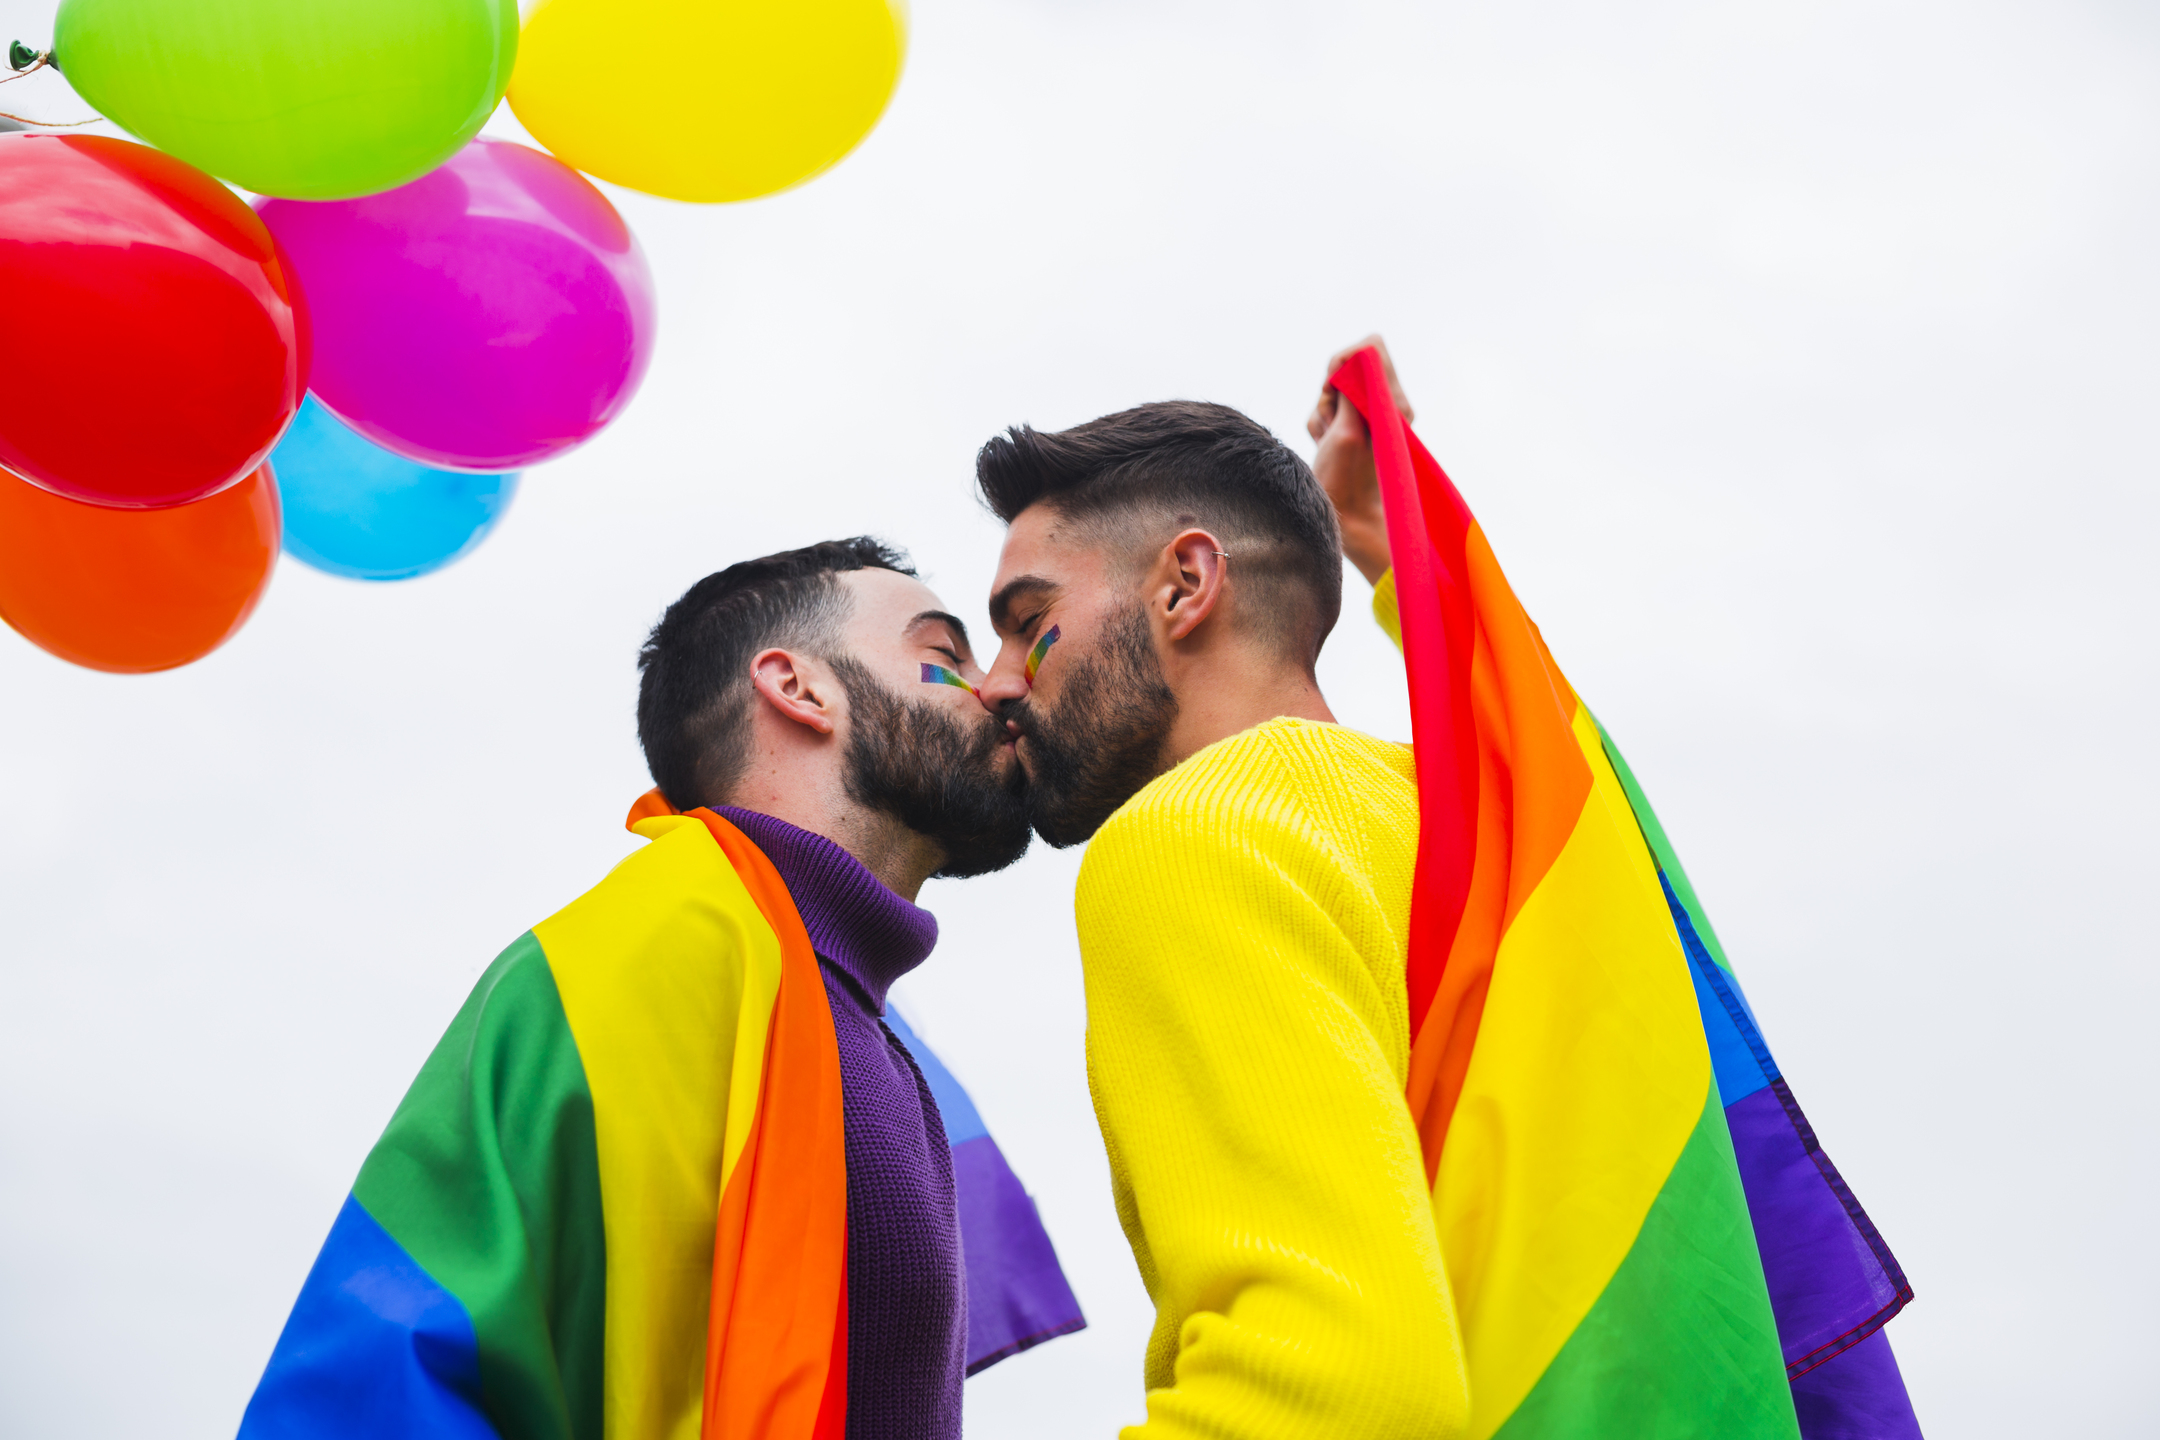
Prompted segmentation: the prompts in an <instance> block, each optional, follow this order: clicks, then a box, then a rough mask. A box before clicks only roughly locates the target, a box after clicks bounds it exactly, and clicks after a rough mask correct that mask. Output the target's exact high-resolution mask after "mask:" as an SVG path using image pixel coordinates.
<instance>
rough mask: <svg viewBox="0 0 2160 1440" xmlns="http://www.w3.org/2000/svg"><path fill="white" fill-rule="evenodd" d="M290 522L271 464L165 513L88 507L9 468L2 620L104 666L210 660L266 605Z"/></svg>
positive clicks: (126, 670) (4, 491) (2, 523)
mask: <svg viewBox="0 0 2160 1440" xmlns="http://www.w3.org/2000/svg"><path fill="white" fill-rule="evenodd" d="M278 523H279V522H278V495H277V482H276V481H275V480H274V479H272V478H271V474H270V467H269V465H268V464H264V465H262V466H260V467H258V468H257V469H256V470H255V471H254V472H253V473H252V474H250V475H249V476H248V477H247V478H246V479H244V480H242V481H241V482H240V483H239V484H237V485H232V486H229V487H227V488H226V489H224V490H220V491H219V492H218V493H217V494H215V495H211V496H209V497H207V498H205V499H202V500H195V501H191V502H189V503H188V504H186V505H174V506H172V507H170V508H168V509H164V510H116V509H108V508H106V507H105V506H102V505H85V504H83V503H82V502H81V501H80V500H69V499H67V498H66V497H64V496H60V495H55V494H53V493H52V492H51V491H50V490H43V489H40V488H39V487H38V486H35V485H32V484H31V483H30V482H29V481H27V480H24V479H22V478H21V477H20V476H17V475H14V474H12V473H10V472H8V471H6V470H0V619H5V620H6V621H7V623H8V624H10V625H12V626H14V627H15V628H16V629H17V630H19V631H21V632H22V634H23V636H24V637H25V638H26V639H28V640H30V641H31V642H32V643H33V644H35V645H38V646H40V647H42V648H43V649H46V650H49V651H51V652H52V653H53V654H55V655H57V656H59V657H60V658H61V659H63V660H69V661H73V662H74V663H75V664H77V665H84V666H87V667H89V668H90V669H92V670H110V671H114V672H116V673H118V674H123V675H139V674H143V673H145V672H147V671H151V670H170V669H172V668H173V667H174V666H176V665H185V664H187V663H188V662H189V661H191V660H200V659H201V658H202V657H203V656H205V655H207V654H209V653H210V652H211V651H212V650H215V649H217V647H218V646H220V645H222V644H224V643H225V642H226V641H227V640H229V639H231V638H232V635H233V632H234V631H236V630H238V629H239V628H240V627H241V625H243V624H245V623H246V621H247V618H248V616H249V615H250V614H251V613H252V612H253V611H254V609H255V602H256V601H257V600H260V599H261V598H262V593H263V588H264V587H265V586H266V585H268V584H269V583H270V568H271V566H272V565H273V564H275V563H276V561H277V554H278Z"/></svg>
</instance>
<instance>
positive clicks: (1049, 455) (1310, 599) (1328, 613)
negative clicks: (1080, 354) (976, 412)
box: [975, 400, 1343, 669]
mask: <svg viewBox="0 0 2160 1440" xmlns="http://www.w3.org/2000/svg"><path fill="white" fill-rule="evenodd" d="M975 484H976V487H977V488H978V489H979V490H980V491H981V493H982V498H983V503H984V504H986V505H988V506H989V507H990V510H991V512H992V513H993V514H995V515H996V516H997V517H998V518H999V519H1000V520H1003V521H1004V522H1005V523H1006V524H1007V525H1010V524H1012V523H1013V521H1014V520H1016V519H1018V518H1019V516H1020V514H1021V513H1022V512H1023V511H1025V510H1027V509H1029V508H1030V507H1031V506H1035V505H1048V506H1049V507H1050V508H1051V509H1052V510H1054V511H1055V512H1056V513H1057V514H1058V515H1059V516H1061V517H1062V518H1064V519H1066V520H1069V521H1072V522H1073V523H1074V524H1076V525H1078V526H1080V527H1082V528H1083V529H1085V530H1087V531H1090V532H1093V536H1094V538H1099V539H1102V540H1105V541H1109V542H1111V543H1113V544H1116V545H1117V546H1118V547H1119V548H1120V549H1121V550H1122V551H1123V552H1124V555H1123V558H1124V560H1125V562H1126V564H1127V566H1128V567H1131V566H1136V565H1138V564H1141V563H1144V561H1145V560H1147V559H1151V558H1152V557H1153V555H1154V553H1155V551H1156V550H1157V548H1159V547H1160V546H1162V545H1164V544H1167V543H1168V542H1169V540H1170V539H1171V537H1172V536H1174V535H1175V534H1176V533H1177V532H1178V531H1179V530H1180V529H1183V528H1184V527H1186V526H1188V525H1204V526H1206V527H1207V528H1208V529H1210V530H1212V531H1214V532H1215V535H1216V538H1218V539H1219V540H1221V541H1222V543H1223V546H1224V548H1225V549H1226V550H1228V551H1229V553H1230V555H1231V557H1232V561H1233V565H1232V569H1231V574H1232V575H1233V576H1234V577H1235V578H1236V579H1237V580H1238V581H1239V582H1240V583H1241V585H1242V586H1243V588H1244V593H1245V594H1246V595H1247V596H1248V597H1250V598H1251V599H1252V600H1253V601H1255V602H1256V603H1255V605H1254V610H1255V612H1256V615H1257V618H1258V620H1259V623H1260V625H1261V626H1262V627H1263V638H1265V639H1266V640H1267V641H1268V642H1269V643H1271V644H1272V645H1274V646H1275V647H1276V648H1277V649H1278V650H1279V651H1280V652H1282V653H1283V654H1284V655H1286V656H1288V657H1290V658H1293V659H1295V660H1297V661H1298V662H1299V663H1301V664H1303V665H1304V666H1306V667H1307V668H1308V669H1310V668H1311V666H1312V665H1313V663H1314V662H1315V661H1316V660H1318V659H1319V656H1320V646H1321V645H1322V643H1324V642H1325V641H1326V639H1327V637H1328V633H1329V632H1330V631H1332V630H1333V629H1334V628H1335V621H1336V619H1337V618H1338V617H1339V616H1340V615H1341V614H1342V563H1343V562H1342V532H1341V531H1340V530H1339V529H1338V528H1337V526H1336V523H1335V508H1334V506H1332V505H1330V504H1329V503H1328V498H1327V496H1326V494H1325V493H1323V492H1322V491H1321V489H1320V482H1319V481H1317V480H1315V479H1314V478H1313V473H1312V468H1311V467H1310V466H1308V465H1307V464H1306V463H1305V462H1304V460H1302V459H1301V458H1299V456H1298V455H1297V453H1296V452H1295V451H1293V450H1291V449H1290V447H1289V446H1287V445H1285V444H1283V443H1282V441H1280V440H1278V439H1276V438H1275V437H1274V435H1272V434H1270V433H1269V431H1268V430H1267V428H1266V427H1265V426H1263V425H1261V424H1259V423H1258V422H1256V421H1254V420H1252V419H1251V418H1249V417H1247V416H1246V415H1244V414H1242V413H1240V412H1238V411H1236V410H1233V409H1231V408H1230V407H1229V406H1227V405H1210V404H1206V403H1204V402H1201V401H1197V400H1164V401H1159V402H1157V403H1155V404H1153V405H1141V406H1138V407H1136V408H1135V409H1131V410H1121V411H1119V412H1118V413H1117V414H1115V415H1105V416H1103V417H1102V418H1101V419H1099V420H1090V421H1088V422H1087V423H1086V424H1085V425H1075V426H1074V427H1073V428H1072V429H1070V430H1060V431H1057V432H1055V433H1054V434H1047V435H1046V434H1044V433H1043V432H1042V431H1040V430H1037V429H1035V428H1034V427H1033V426H1029V425H1020V426H1015V427H1014V428H1013V429H1011V430H1008V431H1006V432H1005V433H1004V434H1003V435H997V436H993V437H992V438H991V440H990V443H989V444H987V445H985V446H983V448H982V450H981V452H980V453H978V454H977V455H976V457H975Z"/></svg>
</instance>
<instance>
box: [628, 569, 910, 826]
mask: <svg viewBox="0 0 2160 1440" xmlns="http://www.w3.org/2000/svg"><path fill="white" fill-rule="evenodd" d="M849 570H893V571H897V572H898V573H900V574H902V575H913V574H914V573H915V570H914V567H913V566H911V565H909V564H908V559H907V556H906V555H904V554H902V553H901V552H900V551H898V550H895V549H893V548H892V547H891V546H890V545H887V544H886V543H885V542H884V541H882V540H877V539H874V538H872V537H871V536H868V535H857V536H856V537H855V538H853V539H852V540H826V541H822V542H820V543H819V544H816V545H805V546H804V547H803V548H802V549H800V550H783V551H781V552H780V553H779V554H777V555H766V556H763V557H762V558H760V559H756V560H745V561H743V562H742V563H740V564H738V565H730V566H728V568H727V569H725V570H721V571H718V572H716V573H714V574H711V575H707V576H706V577H705V578H704V579H702V580H700V581H698V582H697V584H695V585H692V586H691V587H690V588H689V589H688V590H686V591H684V592H683V597H682V598H681V599H680V600H677V601H676V602H675V603H674V604H672V605H670V606H668V608H667V613H666V614H664V615H662V616H661V617H660V623H659V624H657V625H655V626H653V628H652V634H651V635H650V636H648V637H647V638H646V641H645V647H644V648H643V649H642V650H640V651H639V652H638V707H637V722H638V743H639V744H640V745H642V746H644V747H645V766H646V768H647V769H648V770H650V771H652V778H653V784H655V785H657V786H659V787H660V793H661V794H662V795H665V796H666V797H667V801H668V803H669V804H670V805H673V806H674V807H675V808H676V809H678V810H691V809H695V808H696V807H698V806H700V805H719V804H722V803H724V802H725V801H726V799H727V797H728V795H729V793H730V792H731V791H733V790H734V788H735V783H736V782H737V781H738V780H740V779H742V775H743V771H745V770H746V769H748V768H749V765H750V726H749V723H748V722H749V716H750V697H751V694H752V687H751V684H750V660H751V657H753V656H755V655H756V654H757V653H758V652H759V651H761V650H769V649H772V648H774V647H775V646H778V647H780V648H783V649H789V650H798V651H801V652H802V653H803V654H806V655H811V656H815V657H816V658H818V659H820V660H824V661H827V662H828V663H831V662H835V661H838V660H842V659H845V658H846V657H845V656H842V655H840V654H839V653H838V652H839V650H840V645H841V631H842V628H843V627H844V626H845V624H846V622H847V615H848V598H847V592H846V591H844V590H842V589H841V588H840V581H839V576H840V575H841V574H842V573H843V572H845V571H849Z"/></svg>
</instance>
